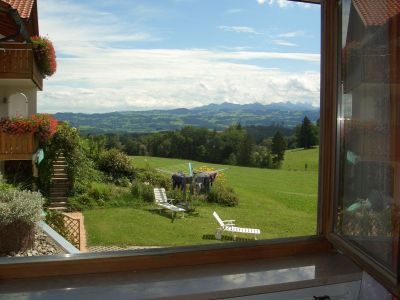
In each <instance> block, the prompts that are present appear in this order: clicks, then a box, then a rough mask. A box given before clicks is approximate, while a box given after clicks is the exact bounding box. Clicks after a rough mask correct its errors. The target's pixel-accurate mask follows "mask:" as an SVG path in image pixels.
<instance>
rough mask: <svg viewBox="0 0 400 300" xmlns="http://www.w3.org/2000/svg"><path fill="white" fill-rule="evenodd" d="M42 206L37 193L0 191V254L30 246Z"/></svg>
mask: <svg viewBox="0 0 400 300" xmlns="http://www.w3.org/2000/svg"><path fill="white" fill-rule="evenodd" d="M43 204H44V199H43V197H42V195H41V194H39V193H35V192H29V191H20V190H17V189H10V188H7V189H0V253H8V252H11V251H25V250H26V249H28V248H29V247H31V246H32V244H33V239H34V231H35V225H36V223H37V222H38V221H40V219H41V212H42V206H43Z"/></svg>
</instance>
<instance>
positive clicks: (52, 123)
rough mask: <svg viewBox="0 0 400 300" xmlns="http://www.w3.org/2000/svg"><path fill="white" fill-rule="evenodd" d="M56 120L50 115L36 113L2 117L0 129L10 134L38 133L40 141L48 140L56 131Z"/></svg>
mask: <svg viewBox="0 0 400 300" xmlns="http://www.w3.org/2000/svg"><path fill="white" fill-rule="evenodd" d="M57 125H58V121H57V120H56V119H55V118H54V117H53V116H51V115H47V114H37V115H33V116H31V117H27V118H24V117H15V118H4V119H1V120H0V130H1V131H2V132H5V133H7V134H11V135H21V134H26V133H35V134H38V136H39V139H40V141H41V142H43V143H44V142H46V141H48V140H49V139H50V138H51V137H52V136H53V135H54V134H55V133H56V131H57Z"/></svg>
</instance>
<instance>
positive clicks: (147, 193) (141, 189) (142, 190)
mask: <svg viewBox="0 0 400 300" xmlns="http://www.w3.org/2000/svg"><path fill="white" fill-rule="evenodd" d="M131 193H132V195H133V196H134V197H136V198H137V199H141V200H143V201H145V202H153V201H154V186H153V185H151V184H146V183H143V182H140V181H135V182H134V183H133V184H132V187H131Z"/></svg>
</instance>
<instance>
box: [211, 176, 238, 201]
mask: <svg viewBox="0 0 400 300" xmlns="http://www.w3.org/2000/svg"><path fill="white" fill-rule="evenodd" d="M207 201H208V202H210V203H218V204H221V205H225V206H236V205H238V204H239V199H238V197H237V196H236V193H235V191H234V190H233V188H231V187H229V186H226V185H224V184H221V183H218V182H216V183H214V185H213V186H212V188H211V190H210V192H209V194H208V195H207Z"/></svg>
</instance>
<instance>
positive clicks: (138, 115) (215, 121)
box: [55, 102, 319, 133]
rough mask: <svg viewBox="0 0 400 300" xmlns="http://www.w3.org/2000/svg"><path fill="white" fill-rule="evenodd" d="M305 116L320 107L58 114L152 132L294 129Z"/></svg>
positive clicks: (100, 126) (98, 127)
mask: <svg viewBox="0 0 400 300" xmlns="http://www.w3.org/2000/svg"><path fill="white" fill-rule="evenodd" d="M304 116H307V117H308V118H309V119H310V120H311V121H314V122H315V121H316V120H317V119H318V118H319V108H315V107H312V106H310V105H306V104H292V103H289V102H286V103H273V104H268V105H263V104H260V103H253V104H244V105H240V104H233V103H228V102H224V103H222V104H209V105H206V106H201V107H197V108H193V109H186V108H179V109H171V110H148V111H122V112H111V113H103V114H83V113H57V114H55V117H56V118H57V119H58V120H60V121H67V122H69V123H70V124H71V125H72V126H74V127H78V128H80V129H81V131H83V132H86V133H88V132H91V133H111V132H131V133H133V132H135V133H148V132H155V131H166V130H176V129H180V128H181V127H183V126H188V125H190V126H196V127H205V128H209V129H216V130H222V129H224V128H226V127H228V126H230V125H232V124H236V123H241V124H242V125H243V126H252V125H272V124H279V125H280V126H282V127H288V128H293V127H295V126H296V125H297V124H299V123H300V122H301V121H302V119H303V118H304Z"/></svg>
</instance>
